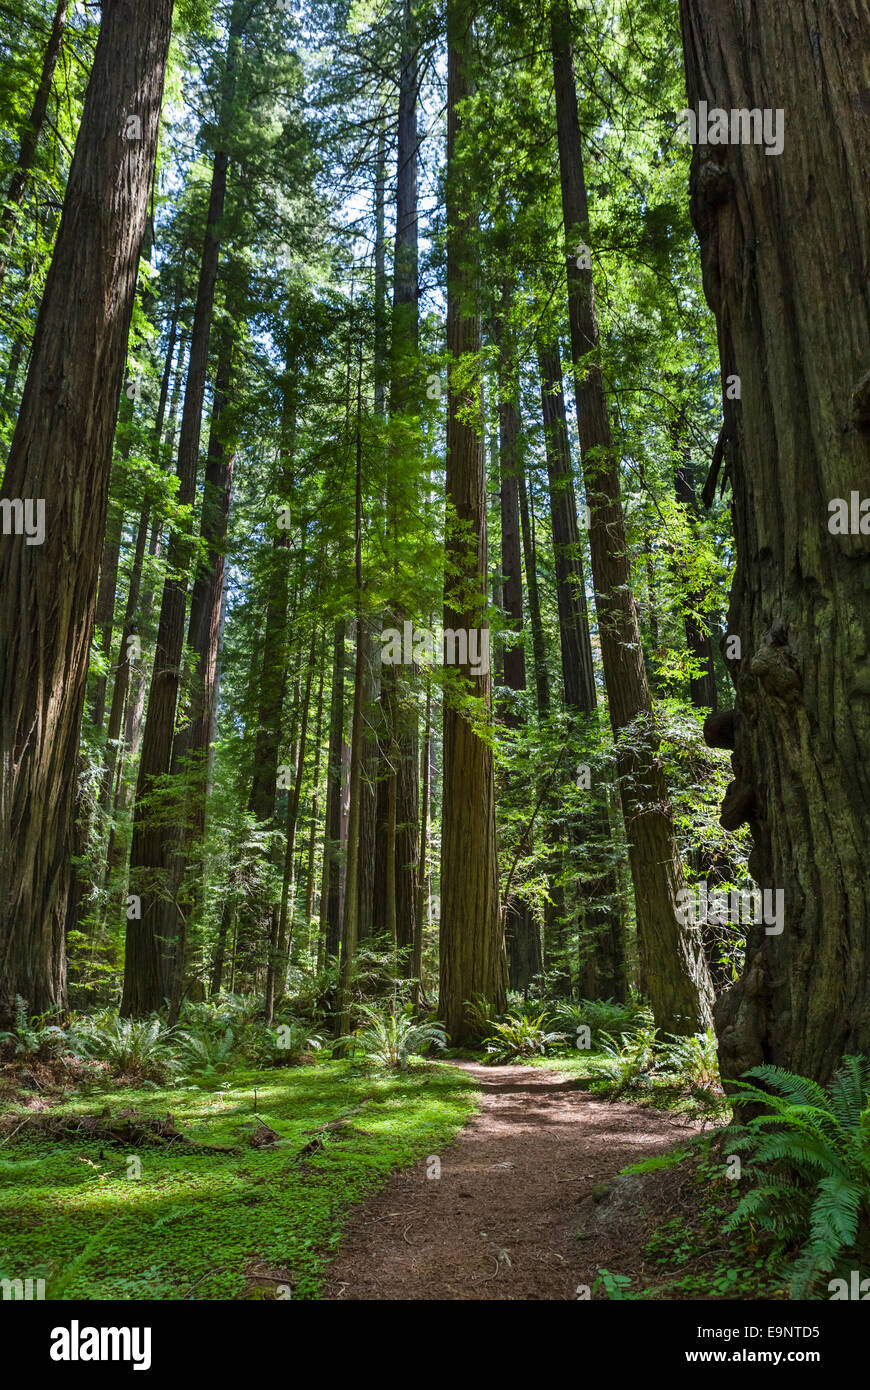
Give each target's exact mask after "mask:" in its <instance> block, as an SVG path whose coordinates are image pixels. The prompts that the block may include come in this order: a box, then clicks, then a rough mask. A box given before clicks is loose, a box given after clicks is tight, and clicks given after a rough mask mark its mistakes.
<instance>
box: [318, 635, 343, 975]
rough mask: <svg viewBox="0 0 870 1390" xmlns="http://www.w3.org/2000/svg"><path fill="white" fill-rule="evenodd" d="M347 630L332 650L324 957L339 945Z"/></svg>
mask: <svg viewBox="0 0 870 1390" xmlns="http://www.w3.org/2000/svg"><path fill="white" fill-rule="evenodd" d="M346 631H347V623H346V622H345V620H344V619H341V620H340V621H339V622H337V623H336V624H335V628H334V632H333V647H332V698H331V703H330V713H329V753H328V755H327V764H326V826H325V830H324V841H323V886H322V889H321V893H320V932H321V937H322V942H323V950H324V951H325V953H326V955H327V956H337V955H338V948H339V945H340V944H341V754H342V749H343V747H344V673H345V651H344V639H345V634H346ZM318 954H319V953H318Z"/></svg>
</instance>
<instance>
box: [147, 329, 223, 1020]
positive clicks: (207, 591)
mask: <svg viewBox="0 0 870 1390" xmlns="http://www.w3.org/2000/svg"><path fill="white" fill-rule="evenodd" d="M234 339H235V334H234V331H233V330H232V329H229V330H228V331H227V336H226V340H225V342H224V343H223V344H222V346H221V352H220V357H219V359H218V366H217V373H216V376H215V387H214V405H213V408H212V418H211V427H210V431H209V441H208V454H207V458H206V466H205V489H204V492H203V499H202V520H201V524H200V539H201V541H202V544H203V547H204V550H205V558H204V559H203V560H202V562H201V563H200V565H199V567H198V569H197V574H196V579H195V581H194V585H193V596H192V598H191V602H190V616H189V619H188V627H187V647H188V651H189V652H190V654H191V657H192V660H193V661H194V663H195V670H194V672H193V674H192V676H191V679H190V706H189V710H188V718H187V722H186V724H185V726H184V727H183V728H181V729H179V730H178V731H177V733H176V735H175V740H174V743H173V748H172V771H173V773H174V774H175V775H176V776H178V775H182V776H184V777H185V778H186V779H189V780H188V781H187V784H186V792H185V794H184V795H183V797H182V798H180V800H181V809H182V818H181V822H180V824H179V825H178V827H177V828H176V829H175V832H174V833H175V839H176V842H177V847H176V850H175V857H174V862H172V863H171V864H170V872H171V875H172V884H173V889H174V894H173V897H174V901H173V902H171V903H169V904H168V905H166V906H165V909H164V915H163V931H164V935H165V936H166V937H168V938H169V939H170V940H171V941H173V946H174V948H173V955H172V961H173V965H172V975H171V981H170V1021H171V1022H174V1021H175V1019H176V1018H177V1017H178V1011H179V1009H180V1006H181V1000H182V991H183V982H184V971H185V964H186V961H185V943H186V939H187V935H188V931H187V928H188V925H189V923H190V922H191V920H193V919H194V918H195V914H196V913H197V910H198V909H199V908H201V905H202V902H203V898H204V894H205V863H204V860H203V857H202V850H201V845H202V840H203V837H204V835H205V827H206V797H207V791H208V768H209V747H210V741H211V731H212V727H213V724H214V721H215V717H216V713H217V708H216V707H217V693H218V645H219V637H220V625H221V609H222V599H223V589H224V571H225V567H226V560H225V551H226V538H227V526H228V523H229V514H230V501H231V497H232V487H233V467H234V463H235V440H234V439H233V438H231V437H230V436H229V435H228V432H227V428H226V421H225V411H226V405H227V400H228V397H229V392H230V386H231V377H232V359H233V347H234ZM192 868H193V870H194V871H193V873H191V869H192ZM187 878H192V879H193V882H192V883H186V882H185V880H186V879H187ZM176 903H178V904H179V905H178V906H176Z"/></svg>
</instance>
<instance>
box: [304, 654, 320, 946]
mask: <svg viewBox="0 0 870 1390" xmlns="http://www.w3.org/2000/svg"><path fill="white" fill-rule="evenodd" d="M324 663H325V652H324V644H323V637H322V636H321V639H320V653H319V658H318V670H319V672H320V675H319V678H318V684H317V730H316V732H315V735H314V773H313V779H312V784H311V827H310V830H309V834H308V867H307V872H306V878H305V935H306V948H307V949H310V944H311V919H312V917H313V915H314V855H315V850H316V846H317V822H318V819H319V814H320V762H321V756H322V752H323V749H322V746H321V739H322V736H323V674H324Z"/></svg>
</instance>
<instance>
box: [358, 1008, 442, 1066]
mask: <svg viewBox="0 0 870 1390" xmlns="http://www.w3.org/2000/svg"><path fill="white" fill-rule="evenodd" d="M358 1009H359V1012H360V1013H361V1014H362V1015H363V1017H364V1018H366V1019H367V1020H368V1024H367V1026H365V1027H363V1028H357V1030H356V1032H355V1033H354V1050H355V1051H359V1052H361V1053H362V1054H363V1056H364V1057H365V1058H367V1060H368V1061H370V1062H373V1063H374V1064H375V1065H376V1066H379V1067H386V1068H389V1069H391V1070H394V1071H406V1070H407V1067H408V1062H409V1059H410V1058H411V1057H413V1056H421V1055H424V1054H425V1053H427V1052H429V1051H431V1049H432V1048H433V1047H438V1048H442V1049H443V1048H445V1047H446V1046H447V1034H446V1033H445V1032H444V1029H443V1028H442V1027H441V1024H440V1023H434V1022H431V1021H426V1022H422V1023H421V1022H418V1021H417V1020H415V1019H414V1018H413V1016H412V1014H411V1012H410V1010H409V1009H406V1010H404V1011H402V1012H392V1011H390V1010H386V1011H384V1010H379V1009H375V1008H372V1007H370V1006H369V1005H366V1004H360V1005H359V1006H358Z"/></svg>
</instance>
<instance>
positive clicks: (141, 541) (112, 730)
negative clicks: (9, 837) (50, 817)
mask: <svg viewBox="0 0 870 1390" xmlns="http://www.w3.org/2000/svg"><path fill="white" fill-rule="evenodd" d="M180 311H181V292H180V289H179V291H178V293H177V294H176V299H175V306H174V308H173V312H172V318H171V320H170V324H169V341H168V344H167V348H166V361H165V364H164V368H163V377H162V380H161V382H160V399H159V401H158V405H157V419H156V421H155V423H154V455H155V459H156V460H157V461H158V462H159V460H160V455H161V440H162V437H163V425H164V422H165V419H166V406H167V401H168V397H169V383H170V380H171V377H172V361H173V358H174V356H175V342H176V336H177V333H178V316H179V313H180ZM182 353H183V345H182ZM179 373H180V363H179ZM150 519H151V499H150V497H147V496H146V498H145V500H144V501H143V503H142V510H141V512H140V514H139V525H138V527H137V530H136V549H135V552H134V554H133V563H132V566H131V569H130V583H129V586H128V589H127V607H126V610H125V613H124V625H123V627H122V629H121V642H120V646H119V649H118V661H117V665H116V666H115V678H114V681H113V682H112V703H111V705H110V707H109V723H108V727H107V730H106V754H105V771H104V774H103V784H102V792H101V795H100V803H101V805H102V807H103V810H104V811H108V810H109V807H110V805H111V799H112V787H113V785H114V780H115V767H116V763H117V761H118V751H119V750H118V742H119V739H120V736H121V726H122V723H123V719H124V709H125V706H126V703H127V694H128V692H129V689H130V664H131V660H132V655H131V639H132V638H134V637H136V636H138V626H139V625H138V622H137V614H138V611H139V598H140V595H141V593H142V571H143V567H144V564H145V548H146V545H147V541H148V525H149V522H150ZM133 647H134V648H135V643H134V644H133Z"/></svg>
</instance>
